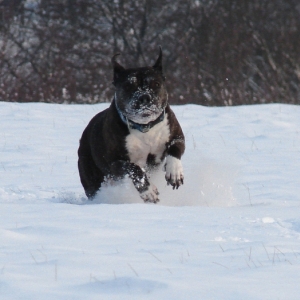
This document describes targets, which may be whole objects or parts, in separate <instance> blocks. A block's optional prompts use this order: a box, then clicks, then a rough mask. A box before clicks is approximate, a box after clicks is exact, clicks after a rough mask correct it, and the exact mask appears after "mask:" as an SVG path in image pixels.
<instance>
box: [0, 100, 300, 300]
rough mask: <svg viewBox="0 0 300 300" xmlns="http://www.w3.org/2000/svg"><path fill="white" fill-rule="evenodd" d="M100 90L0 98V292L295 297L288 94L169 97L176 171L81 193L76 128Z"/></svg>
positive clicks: (295, 118) (295, 204)
mask: <svg viewBox="0 0 300 300" xmlns="http://www.w3.org/2000/svg"><path fill="white" fill-rule="evenodd" d="M107 106H108V104H99V105H92V106H85V105H69V106H67V105H54V104H52V105H51V104H37V103H35V104H17V103H0V154H1V157H0V178H1V185H0V207H1V208H0V299H22V300H23V299H28V300H32V299H39V300H43V299H51V300H52V299H63V300H66V299H202V300H203V299H204V300H205V299H218V300H219V299H228V300H235V299H236V300H240V299H243V300H244V299H259V300H261V299H264V300H266V299H272V300H275V299H281V300H282V299H287V300H291V299H299V297H300V296H299V295H300V107H299V106H289V105H280V104H274V105H260V106H242V107H222V108H212V107H210V108H208V107H201V106H197V105H185V106H180V107H173V109H174V111H175V113H176V115H177V117H178V119H179V121H180V123H181V124H182V127H183V131H184V133H185V136H186V145H187V148H186V153H185V155H184V157H183V165H184V171H185V184H184V186H183V187H180V188H179V190H177V191H176V190H175V191H173V190H172V189H171V188H170V187H169V186H166V184H165V181H164V178H163V174H162V173H160V174H157V175H155V176H153V181H154V183H155V184H156V185H157V186H158V188H159V190H160V199H161V202H160V203H159V204H157V205H154V204H144V203H142V202H141V200H140V198H139V196H138V195H137V192H136V191H135V190H134V188H133V186H132V184H131V182H130V181H128V180H124V182H123V183H122V185H120V186H114V187H106V188H104V189H103V190H102V192H101V193H100V194H99V195H98V197H97V199H96V200H95V201H93V202H89V201H87V199H86V197H85V195H84V192H83V189H82V187H81V184H80V181H79V176H78V171H77V153H76V152H77V148H78V140H79V138H80V136H81V133H82V131H83V129H84V128H85V126H86V125H87V123H88V121H89V120H90V118H91V117H92V116H93V115H95V114H96V113H97V112H98V111H100V110H103V109H104V108H106V107H107Z"/></svg>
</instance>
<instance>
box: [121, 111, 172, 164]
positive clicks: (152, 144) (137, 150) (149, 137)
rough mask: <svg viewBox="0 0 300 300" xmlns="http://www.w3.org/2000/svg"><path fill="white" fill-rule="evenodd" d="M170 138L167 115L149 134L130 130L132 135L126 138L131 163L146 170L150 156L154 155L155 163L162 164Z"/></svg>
mask: <svg viewBox="0 0 300 300" xmlns="http://www.w3.org/2000/svg"><path fill="white" fill-rule="evenodd" d="M169 138H170V129H169V125H168V116H167V114H166V115H165V118H164V120H163V121H162V122H160V123H158V124H156V125H155V126H154V127H153V128H151V129H150V130H149V131H148V132H145V133H142V132H140V131H138V130H136V129H130V134H129V135H128V136H127V137H126V148H127V150H128V154H129V158H130V161H131V162H133V163H135V164H137V165H138V166H140V167H141V168H144V167H146V162H147V157H148V155H149V154H153V155H155V162H156V163H160V162H161V157H162V155H163V152H164V151H165V148H166V143H167V142H168V141H169Z"/></svg>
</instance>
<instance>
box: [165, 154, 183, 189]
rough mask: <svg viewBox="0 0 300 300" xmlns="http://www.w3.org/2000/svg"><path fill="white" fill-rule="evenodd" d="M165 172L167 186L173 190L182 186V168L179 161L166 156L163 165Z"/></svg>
mask: <svg viewBox="0 0 300 300" xmlns="http://www.w3.org/2000/svg"><path fill="white" fill-rule="evenodd" d="M165 171H166V175H165V178H166V181H167V184H168V185H171V186H172V187H173V190H174V189H175V188H176V189H178V188H179V187H180V186H181V185H183V179H184V176H183V168H182V164H181V160H180V159H178V158H176V157H173V156H170V155H169V156H167V161H166V164H165Z"/></svg>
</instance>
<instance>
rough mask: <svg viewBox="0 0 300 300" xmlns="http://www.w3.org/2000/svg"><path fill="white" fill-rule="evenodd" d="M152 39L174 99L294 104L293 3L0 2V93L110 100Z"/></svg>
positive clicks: (299, 30) (150, 51)
mask: <svg viewBox="0 0 300 300" xmlns="http://www.w3.org/2000/svg"><path fill="white" fill-rule="evenodd" d="M159 45H161V46H162V48H163V53H164V69H165V75H166V77H167V86H168V90H169V96H170V102H171V103H172V104H183V103H197V104H202V105H210V106H212V105H239V104H255V103H272V102H281V103H292V104H300V55H299V53H300V4H299V0H272V1H270V0H199V1H196V0H190V1H187V0H141V1H125V0H115V1H111V0H102V1H100V0H60V1H59V0H40V1H25V0H2V1H0V100H3V101H20V102H29V101H38V102H39V101H43V102H55V103H62V102H64V103H96V102H104V101H110V99H111V97H112V94H113V90H112V86H111V81H112V68H111V65H110V58H111V56H112V55H113V54H115V53H121V54H122V55H121V56H120V57H119V58H118V60H119V62H120V63H122V64H123V65H124V66H126V67H136V66H143V65H151V64H153V63H154V61H155V59H156V58H157V54H158V46H159Z"/></svg>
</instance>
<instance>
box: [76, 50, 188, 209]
mask: <svg viewBox="0 0 300 300" xmlns="http://www.w3.org/2000/svg"><path fill="white" fill-rule="evenodd" d="M115 58H116V55H115V56H114V57H113V58H112V64H113V67H114V81H113V84H114V86H115V96H114V99H113V101H112V103H111V105H110V107H109V108H108V109H106V110H104V111H102V112H100V113H98V114H97V115H96V116H95V117H94V118H93V119H92V120H91V121H90V123H89V124H88V126H87V127H86V129H85V130H84V132H83V134H82V137H81V140H80V146H79V149H78V156H79V160H78V168H79V174H80V179H81V183H82V185H83V187H84V190H85V193H86V195H87V197H88V198H89V199H92V198H93V197H94V196H95V195H96V193H97V191H98V190H99V189H100V187H101V185H102V183H104V182H105V181H107V180H113V181H118V180H119V179H122V178H123V177H124V176H126V175H128V176H129V177H130V178H131V179H132V182H133V184H134V186H135V188H136V189H137V191H138V192H139V193H140V196H141V198H142V199H143V200H144V201H145V202H154V203H156V202H157V201H159V199H158V191H157V189H156V187H155V186H154V185H153V184H151V183H150V182H149V176H148V175H149V172H151V170H153V169H155V168H157V167H158V166H159V165H160V164H161V163H163V161H164V160H165V158H166V164H165V171H166V175H165V178H166V181H167V183H168V184H170V185H171V186H173V188H178V187H179V186H180V185H182V184H183V171H182V166H181V161H180V159H181V156H182V154H183V152H184V149H185V143H184V135H183V132H182V130H181V127H180V125H179V123H178V121H177V119H176V117H175V115H174V113H173V111H172V110H171V108H170V106H169V104H168V94H167V91H166V88H165V77H164V75H163V72H162V51H161V48H160V53H159V57H158V59H157V61H156V63H155V64H154V66H152V67H143V68H134V69H125V68H123V67H122V66H121V65H120V64H119V63H117V62H116V60H115Z"/></svg>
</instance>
